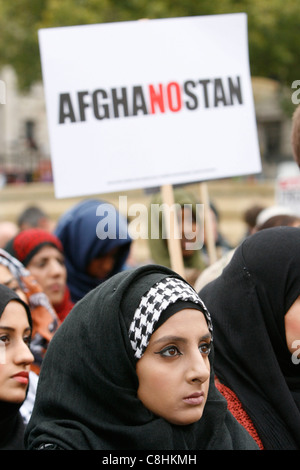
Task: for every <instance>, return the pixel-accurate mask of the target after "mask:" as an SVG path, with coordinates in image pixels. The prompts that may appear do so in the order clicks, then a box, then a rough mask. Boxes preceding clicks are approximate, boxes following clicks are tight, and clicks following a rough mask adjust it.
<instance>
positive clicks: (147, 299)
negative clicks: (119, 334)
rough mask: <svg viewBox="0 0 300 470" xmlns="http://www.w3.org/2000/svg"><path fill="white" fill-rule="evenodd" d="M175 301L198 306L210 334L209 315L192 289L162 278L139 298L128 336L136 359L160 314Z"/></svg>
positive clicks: (142, 352)
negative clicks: (201, 310) (187, 302)
mask: <svg viewBox="0 0 300 470" xmlns="http://www.w3.org/2000/svg"><path fill="white" fill-rule="evenodd" d="M177 300H183V301H190V302H193V303H195V304H198V305H200V307H201V308H202V309H203V313H204V315H205V317H206V321H207V323H208V327H209V330H210V331H211V333H212V323H211V318H210V314H209V312H208V310H207V308H206V307H205V305H204V303H203V302H202V300H201V299H200V297H199V296H198V295H197V293H196V292H195V291H194V289H193V288H192V287H191V286H190V285H189V284H187V283H186V282H184V281H182V280H181V279H178V278H176V277H167V278H164V279H163V280H162V281H160V282H158V283H156V284H155V285H154V286H152V287H151V289H150V290H149V291H148V292H147V293H146V294H145V295H144V296H143V297H142V298H141V301H140V304H139V306H138V308H137V309H136V311H135V313H134V316H133V320H132V322H131V325H130V328H129V331H128V334H129V339H130V342H131V346H132V349H133V351H134V356H135V358H136V359H140V358H141V357H142V355H143V354H144V351H145V349H146V347H147V346H148V343H149V340H150V337H151V335H152V333H153V331H154V327H155V324H156V323H157V322H158V320H159V318H160V316H161V313H162V312H163V311H164V310H166V308H167V307H168V306H169V305H171V304H174V303H175V302H177Z"/></svg>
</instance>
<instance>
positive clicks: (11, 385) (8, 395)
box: [0, 300, 34, 403]
mask: <svg viewBox="0 0 300 470" xmlns="http://www.w3.org/2000/svg"><path fill="white" fill-rule="evenodd" d="M30 338H31V328H30V325H29V321H28V317H27V313H26V310H25V308H24V306H23V305H22V304H21V303H19V302H17V301H15V300H12V301H10V302H9V303H8V304H7V306H6V307H5V309H4V311H3V313H2V315H1V317H0V400H2V401H8V402H13V403H21V402H23V401H24V399H25V397H26V390H27V387H28V383H29V369H30V364H31V363H32V362H33V360H34V358H33V355H32V353H31V351H30V349H29V343H30Z"/></svg>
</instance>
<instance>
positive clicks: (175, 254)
mask: <svg viewBox="0 0 300 470" xmlns="http://www.w3.org/2000/svg"><path fill="white" fill-rule="evenodd" d="M161 194H162V200H163V203H164V204H167V205H168V206H169V207H170V208H171V207H174V194H173V187H172V185H169V184H167V185H164V186H162V187H161ZM169 214H170V226H169V227H168V228H170V233H167V242H168V249H169V255H170V260H171V268H172V269H173V271H175V272H176V273H177V274H179V275H180V276H182V277H183V278H184V277H185V270H184V263H183V256H182V249H181V244H180V234H179V223H178V219H177V214H176V212H175V211H173V210H170V212H169ZM167 225H168V224H167Z"/></svg>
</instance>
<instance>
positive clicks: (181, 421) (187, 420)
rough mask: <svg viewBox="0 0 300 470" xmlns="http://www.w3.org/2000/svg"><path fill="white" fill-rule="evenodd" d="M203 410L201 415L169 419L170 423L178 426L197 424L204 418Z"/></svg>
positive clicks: (194, 414)
mask: <svg viewBox="0 0 300 470" xmlns="http://www.w3.org/2000/svg"><path fill="white" fill-rule="evenodd" d="M202 415H203V410H201V412H199V413H193V414H188V413H187V415H186V416H183V417H178V418H174V419H167V421H169V423H171V424H175V425H176V426H188V425H189V424H193V423H197V421H199V419H201V418H202Z"/></svg>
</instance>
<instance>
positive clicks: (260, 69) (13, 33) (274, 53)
mask: <svg viewBox="0 0 300 470" xmlns="http://www.w3.org/2000/svg"><path fill="white" fill-rule="evenodd" d="M234 12H246V13H247V15H248V35H249V54H250V66H251V73H252V75H258V76H263V77H270V78H275V79H276V80H278V81H279V82H281V83H282V84H285V85H288V86H291V83H292V82H293V81H294V80H297V79H300V61H299V60H298V55H299V53H298V41H297V39H298V32H299V29H300V28H299V26H300V2H298V1H295V0H272V1H270V0H214V1H213V2H212V1H211V0H185V1H184V2H183V1H182V0H151V1H149V0H63V1H62V0H13V1H8V0H0V51H1V53H0V66H2V65H5V64H11V65H12V66H13V67H14V68H15V70H16V72H17V75H18V80H19V85H20V87H21V88H26V87H29V86H30V85H31V84H32V83H33V82H34V81H36V80H39V79H40V78H41V66H40V56H39V46H38V34H37V32H38V29H40V28H49V27H57V26H70V25H78V24H92V23H103V22H114V21H128V20H137V19H140V18H150V19H152V18H168V17H182V16H194V15H211V14H220V13H234Z"/></svg>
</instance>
